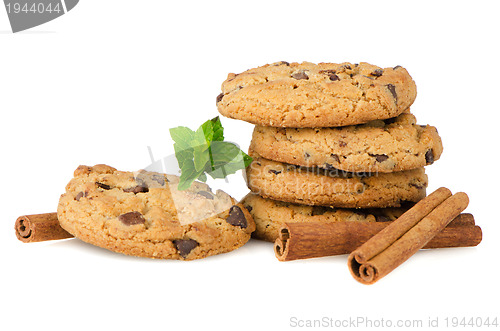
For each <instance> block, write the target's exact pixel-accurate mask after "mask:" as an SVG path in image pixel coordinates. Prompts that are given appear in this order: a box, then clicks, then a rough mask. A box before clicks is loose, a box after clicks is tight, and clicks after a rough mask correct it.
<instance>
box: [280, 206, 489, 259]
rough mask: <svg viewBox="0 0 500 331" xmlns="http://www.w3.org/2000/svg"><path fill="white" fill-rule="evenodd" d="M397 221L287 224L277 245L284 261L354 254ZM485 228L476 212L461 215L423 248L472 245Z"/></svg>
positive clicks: (281, 230)
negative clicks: (475, 216)
mask: <svg viewBox="0 0 500 331" xmlns="http://www.w3.org/2000/svg"><path fill="white" fill-rule="evenodd" d="M391 223H393V222H331V223H324V222H308V223H296V222H294V223H285V225H284V226H283V227H282V228H281V229H280V232H279V237H278V239H276V242H275V244H274V249H275V254H276V257H277V258H278V260H280V261H293V260H299V259H311V258H316V257H324V256H334V255H343V254H350V253H351V252H352V251H354V250H355V249H356V248H358V247H359V246H361V245H362V244H364V243H365V242H366V241H368V239H370V238H371V237H373V236H374V235H376V234H377V233H378V232H380V231H381V230H382V229H385V228H386V227H387V226H389V225H390V224H391ZM481 240H482V230H481V228H480V227H479V226H477V225H475V222H474V216H472V214H460V215H458V216H457V217H456V218H455V219H454V220H453V221H451V222H450V224H448V226H447V227H446V228H444V230H443V231H441V232H439V233H438V234H437V235H436V236H435V237H434V238H432V240H431V241H429V242H428V243H427V244H426V245H425V246H424V247H423V248H424V249H427V248H445V247H472V246H477V245H478V244H479V243H480V242H481Z"/></svg>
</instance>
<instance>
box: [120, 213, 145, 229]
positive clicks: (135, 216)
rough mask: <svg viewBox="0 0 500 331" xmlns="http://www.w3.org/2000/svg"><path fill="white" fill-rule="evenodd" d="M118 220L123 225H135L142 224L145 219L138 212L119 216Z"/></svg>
mask: <svg viewBox="0 0 500 331" xmlns="http://www.w3.org/2000/svg"><path fill="white" fill-rule="evenodd" d="M118 220H119V221H120V222H122V223H123V224H124V225H128V226H130V225H136V224H144V223H145V222H146V219H144V216H142V214H141V213H139V212H138V211H131V212H130V213H125V214H121V215H120V216H118Z"/></svg>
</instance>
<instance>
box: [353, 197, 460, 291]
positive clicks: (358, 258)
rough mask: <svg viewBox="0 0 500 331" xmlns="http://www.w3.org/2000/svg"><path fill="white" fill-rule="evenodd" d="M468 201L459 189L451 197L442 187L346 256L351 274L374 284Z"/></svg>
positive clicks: (433, 234)
mask: <svg viewBox="0 0 500 331" xmlns="http://www.w3.org/2000/svg"><path fill="white" fill-rule="evenodd" d="M468 203H469V198H468V197H467V194H465V193H463V192H459V193H456V194H455V195H453V196H451V192H450V190H448V189H446V188H444V187H442V188H440V189H438V190H436V191H435V192H434V193H432V194H431V195H429V196H428V197H426V198H425V199H423V200H421V201H420V202H419V203H417V204H416V205H415V206H414V207H413V208H411V209H410V210H408V211H407V212H406V213H404V214H403V215H401V217H399V218H398V219H397V220H396V221H394V222H393V223H392V224H390V225H389V226H387V227H386V228H385V229H383V230H381V231H380V232H379V233H377V234H376V235H375V236H373V237H372V238H370V239H369V240H368V241H367V242H366V243H364V244H363V245H362V246H361V247H359V248H357V249H356V250H355V251H354V252H352V253H351V254H350V255H349V258H348V266H349V270H350V272H351V274H352V276H353V277H354V278H355V279H356V280H357V281H359V282H361V283H363V284H373V283H375V282H376V281H378V280H379V279H380V278H382V277H384V276H385V275H387V274H388V273H390V272H391V271H392V270H394V269H395V268H396V267H398V266H399V265H400V264H402V263H403V262H405V261H406V260H407V259H409V258H410V257H411V256H412V255H413V254H415V253H416V252H417V251H418V250H419V249H421V248H422V247H424V246H425V245H426V244H427V243H428V242H429V241H430V240H431V239H432V238H434V237H435V236H436V235H437V234H438V233H439V232H441V231H442V230H443V229H444V228H445V227H446V225H447V224H448V223H449V222H450V221H451V220H453V219H454V218H455V217H457V216H458V215H459V214H460V213H461V212H462V211H463V210H464V209H465V208H466V207H467V205H468Z"/></svg>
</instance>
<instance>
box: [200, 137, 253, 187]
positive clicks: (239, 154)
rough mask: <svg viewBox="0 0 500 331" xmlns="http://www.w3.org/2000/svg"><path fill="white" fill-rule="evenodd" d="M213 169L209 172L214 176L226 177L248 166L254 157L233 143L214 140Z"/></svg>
mask: <svg viewBox="0 0 500 331" xmlns="http://www.w3.org/2000/svg"><path fill="white" fill-rule="evenodd" d="M210 156H211V161H212V164H211V171H208V174H209V175H210V176H211V177H212V178H214V179H215V178H225V177H227V176H228V175H232V174H234V173H236V172H237V171H238V170H240V169H244V168H246V167H247V166H248V165H250V163H251V162H252V158H251V157H250V156H248V155H247V154H245V153H244V152H243V151H241V150H240V149H239V147H238V146H236V145H235V144H233V143H229V142H225V141H222V142H219V141H217V142H213V143H212V147H211V148H210Z"/></svg>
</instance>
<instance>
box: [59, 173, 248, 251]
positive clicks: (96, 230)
mask: <svg viewBox="0 0 500 331" xmlns="http://www.w3.org/2000/svg"><path fill="white" fill-rule="evenodd" d="M178 183H179V177H177V176H173V175H164V174H160V173H154V172H148V171H139V172H124V171H117V170H116V169H115V168H112V167H110V166H107V165H96V166H94V167H88V166H79V167H78V168H77V169H76V171H75V173H74V178H73V179H72V180H71V181H70V182H69V184H68V185H67V186H66V193H65V194H63V195H62V196H61V199H60V201H59V207H58V211H57V217H58V219H59V222H60V224H61V226H62V227H63V228H64V229H65V230H66V231H68V232H69V233H71V234H73V235H74V236H75V237H77V238H79V239H81V240H83V241H85V242H88V243H91V244H94V245H96V246H100V247H103V248H106V249H109V250H112V251H115V252H118V253H123V254H127V255H134V256H143V257H150V258H159V259H178V260H194V259H199V258H204V257H207V256H210V255H215V254H220V253H225V252H229V251H232V250H234V249H237V248H239V247H241V246H242V245H244V244H245V243H246V242H247V241H248V240H249V238H250V235H251V233H252V232H253V231H254V230H255V223H254V221H253V219H252V217H251V215H250V214H249V213H248V211H247V209H246V208H244V207H243V205H241V204H239V203H237V202H236V201H235V200H234V199H233V198H232V197H230V196H229V195H228V194H226V193H224V192H222V191H217V192H215V193H213V192H212V191H211V190H210V188H209V187H208V185H206V184H203V183H199V182H195V183H193V185H192V186H191V187H190V188H189V189H188V190H185V191H179V190H177V184H178Z"/></svg>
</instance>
